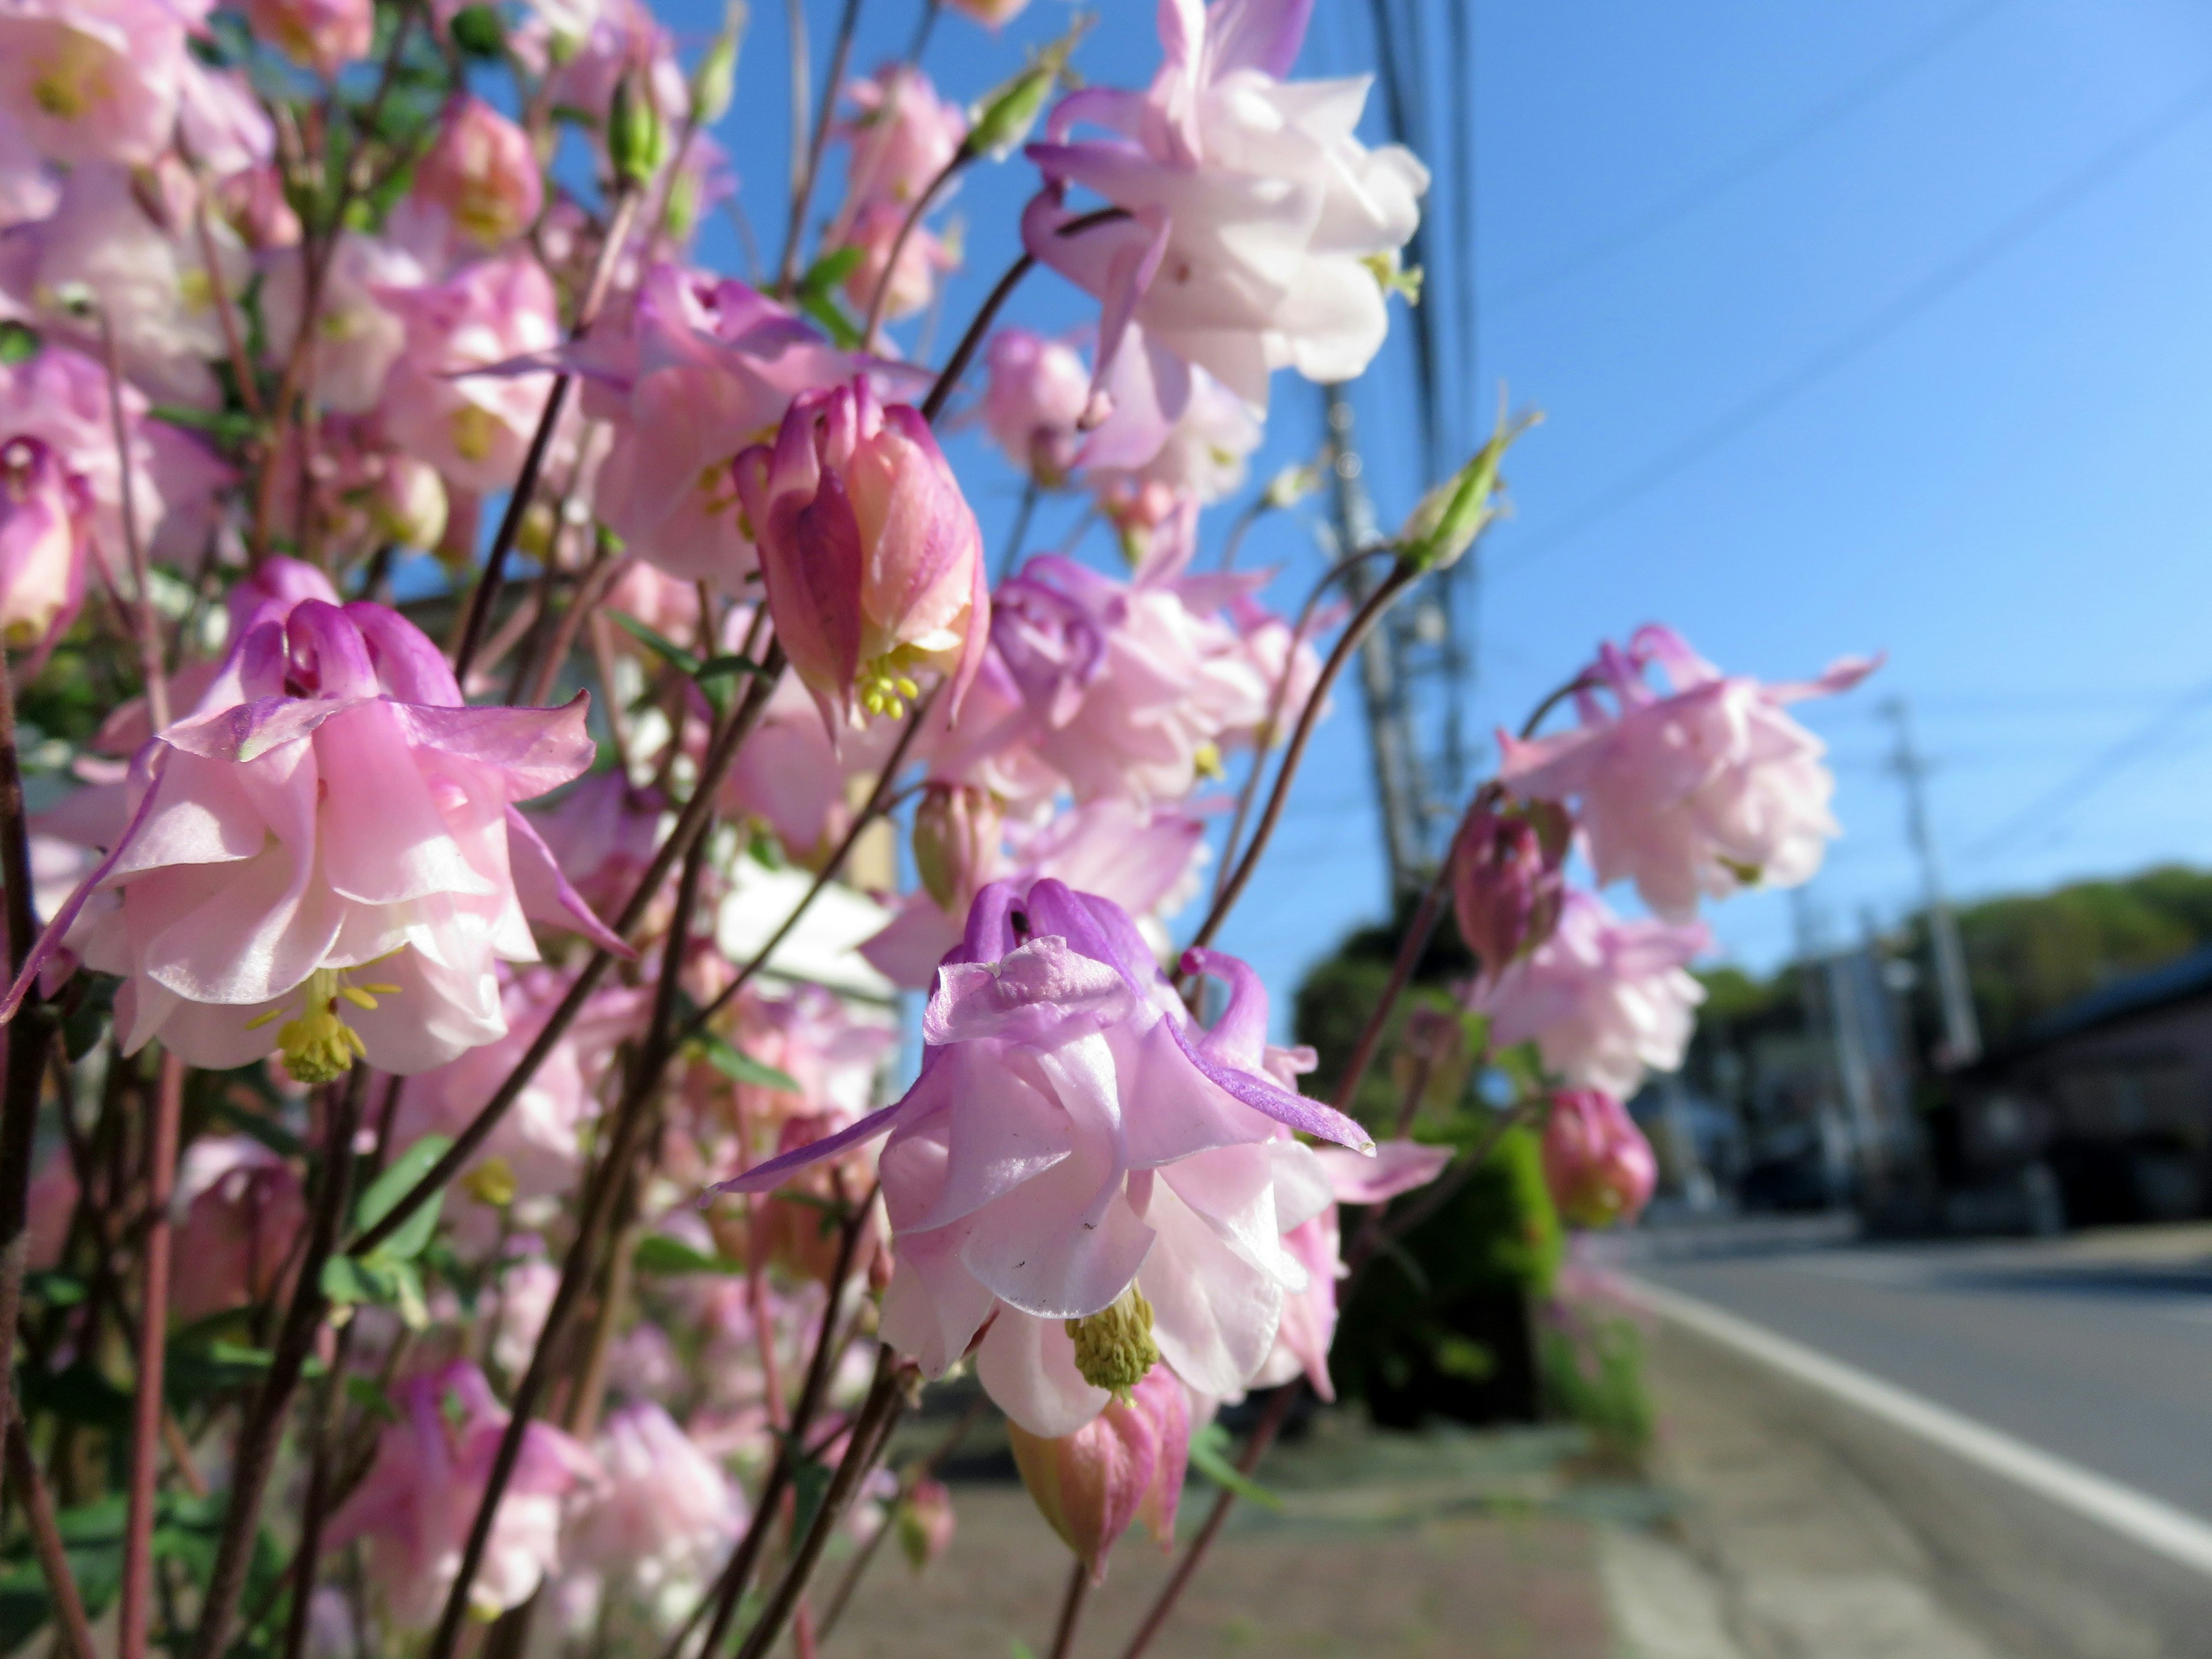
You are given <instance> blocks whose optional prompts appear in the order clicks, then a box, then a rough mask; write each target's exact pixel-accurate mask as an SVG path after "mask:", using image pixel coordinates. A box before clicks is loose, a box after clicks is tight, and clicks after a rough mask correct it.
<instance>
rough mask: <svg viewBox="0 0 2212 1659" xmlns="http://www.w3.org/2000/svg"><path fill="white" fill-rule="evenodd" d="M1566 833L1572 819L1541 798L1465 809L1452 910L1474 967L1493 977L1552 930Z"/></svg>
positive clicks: (1560, 895)
mask: <svg viewBox="0 0 2212 1659" xmlns="http://www.w3.org/2000/svg"><path fill="white" fill-rule="evenodd" d="M1573 836H1574V821H1573V820H1572V819H1571V818H1570V817H1568V816H1567V814H1566V813H1565V811H1561V810H1560V809H1559V807H1557V806H1555V805H1550V804H1549V803H1547V802H1541V801H1540V802H1537V803H1534V805H1529V806H1525V807H1518V808H1516V807H1510V806H1509V807H1507V808H1506V809H1505V810H1504V811H1499V810H1498V806H1497V805H1496V804H1495V803H1494V802H1492V801H1491V800H1489V799H1483V800H1480V801H1478V802H1477V804H1476V805H1475V807H1474V810H1473V811H1470V812H1469V813H1468V815H1467V819H1466V821H1465V822H1464V823H1462V824H1461V825H1460V830H1459V837H1458V842H1457V844H1456V845H1455V847H1454V848H1453V849H1452V865H1451V878H1452V909H1453V913H1454V914H1455V915H1456V916H1457V917H1458V919H1459V936H1460V938H1461V939H1464V940H1465V941H1466V942H1467V947H1468V950H1470V951H1474V954H1475V957H1477V959H1478V960H1479V961H1480V964H1481V966H1480V972H1482V973H1484V974H1486V975H1490V976H1491V977H1492V978H1495V977H1496V976H1497V975H1498V974H1500V973H1502V972H1503V971H1504V968H1505V965H1506V964H1507V963H1510V962H1511V961H1513V960H1514V959H1515V958H1516V957H1522V956H1525V955H1527V954H1528V952H1529V951H1533V950H1534V949H1536V948H1537V947H1538V946H1539V945H1542V944H1543V942H1544V941H1545V940H1546V939H1549V938H1550V937H1551V936H1552V929H1553V928H1554V927H1557V926H1558V925H1559V906H1560V904H1561V902H1563V901H1564V900H1565V897H1566V891H1567V884H1566V876H1565V873H1564V872H1562V870H1561V869H1560V866H1561V865H1562V864H1564V863H1565V860H1566V856H1567V850H1568V847H1569V845H1570V843H1571V841H1572V839H1573Z"/></svg>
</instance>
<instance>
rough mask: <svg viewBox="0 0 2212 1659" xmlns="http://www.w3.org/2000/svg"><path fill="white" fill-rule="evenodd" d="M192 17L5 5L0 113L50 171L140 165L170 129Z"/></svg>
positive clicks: (106, 2)
mask: <svg viewBox="0 0 2212 1659" xmlns="http://www.w3.org/2000/svg"><path fill="white" fill-rule="evenodd" d="M192 15H193V12H192V9H189V8H178V7H173V6H169V5H165V4H161V3H159V0H10V3H9V6H8V7H7V9H5V10H4V11H0V112H4V113H5V114H6V115H7V116H9V118H12V119H13V120H14V122H15V125H17V126H18V127H20V128H21V131H22V133H23V136H24V137H25V138H26V139H27V140H28V141H29V143H31V145H32V146H33V148H34V149H37V150H38V151H39V153H40V154H41V155H46V156H49V157H52V159H53V160H55V161H67V162H78V161H119V162H122V163H124V164H125V166H131V167H142V166H144V165H146V164H147V163H149V162H150V161H153V160H154V158H155V156H157V155H160V154H161V152H162V151H163V150H165V149H167V148H168V146H169V141H170V138H171V136H172V134H173V131H174V128H175V124H176V118H177V85H178V82H179V78H180V77H181V76H182V75H183V73H184V71H185V68H186V66H187V58H186V53H185V24H186V21H187V20H188V19H189V18H191V16H192Z"/></svg>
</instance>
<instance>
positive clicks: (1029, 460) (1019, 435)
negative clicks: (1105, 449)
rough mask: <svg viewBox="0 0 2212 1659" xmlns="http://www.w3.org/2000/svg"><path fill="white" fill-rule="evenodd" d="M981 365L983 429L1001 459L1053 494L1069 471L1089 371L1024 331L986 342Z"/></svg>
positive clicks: (1056, 343)
mask: <svg viewBox="0 0 2212 1659" xmlns="http://www.w3.org/2000/svg"><path fill="white" fill-rule="evenodd" d="M983 361H984V362H985V364H986V365H987V368H989V370H990V380H989V384H988V385H987V387H986V388H985V391H984V393H983V425H984V427H985V428H986V429H987V430H988V431H989V433H990V435H991V437H992V439H993V441H995V442H996V443H997V444H998V446H999V447H1000V449H1003V450H1004V451H1006V459H1008V460H1010V461H1012V463H1013V464H1014V465H1016V466H1018V467H1019V468H1021V470H1022V471H1024V472H1026V473H1028V474H1029V475H1030V477H1033V478H1035V479H1036V481H1037V482H1038V483H1041V484H1043V485H1046V486H1047V487H1048V488H1056V487H1057V486H1059V485H1060V484H1061V483H1065V482H1066V478H1067V473H1068V469H1069V468H1071V467H1072V466H1073V465H1075V453H1076V450H1077V448H1078V447H1079V445H1080V443H1081V441H1082V439H1081V433H1080V430H1079V428H1080V427H1081V424H1082V421H1083V415H1084V411H1085V410H1086V409H1088V408H1089V407H1090V404H1091V371H1090V370H1089V369H1087V368H1085V367H1084V366H1083V359H1082V358H1081V357H1080V356H1078V355H1077V353H1076V349H1075V348H1074V347H1073V346H1072V345H1069V344H1068V343H1066V341H1065V340H1052V339H1048V338H1046V337H1044V336H1043V335H1042V334H1036V333H1032V332H1031V331H1030V330H1028V329H1025V328H1002V329H1000V331H998V332H997V333H996V334H994V335H993V336H992V337H991V343H990V345H989V346H988V347H987V348H986V349H985V351H984V354H983Z"/></svg>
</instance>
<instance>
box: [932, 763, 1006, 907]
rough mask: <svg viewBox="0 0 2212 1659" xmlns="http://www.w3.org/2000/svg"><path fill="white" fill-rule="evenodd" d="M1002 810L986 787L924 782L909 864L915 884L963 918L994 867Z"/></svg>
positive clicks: (995, 870)
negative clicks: (914, 873)
mask: <svg viewBox="0 0 2212 1659" xmlns="http://www.w3.org/2000/svg"><path fill="white" fill-rule="evenodd" d="M1005 823H1006V815H1005V812H1004V810H1003V809H1002V808H1001V807H1000V805H999V803H998V801H997V800H996V799H994V797H993V796H992V794H991V793H990V792H989V791H987V790H984V789H975V788H971V787H968V786H966V785H963V784H939V783H933V784H932V785H930V787H929V788H928V790H927V793H924V794H923V796H922V798H921V805H919V806H918V807H916V808H915V814H914V863H915V869H916V870H917V871H918V872H920V873H921V884H922V885H923V886H924V887H926V888H927V889H928V890H929V896H931V897H932V898H933V899H935V900H936V901H937V902H938V903H939V905H941V906H942V907H943V908H945V909H946V910H948V911H950V912H951V913H953V914H954V915H958V916H962V917H965V916H966V915H967V914H968V907H969V905H970V904H971V903H973V902H975V895H976V893H977V892H979V891H980V890H981V888H982V886H983V884H985V883H986V882H987V881H990V880H992V879H994V878H995V877H996V876H997V874H998V872H999V864H1000V856H999V855H1000V840H1001V838H1002V836H1003V834H1004V830H1005Z"/></svg>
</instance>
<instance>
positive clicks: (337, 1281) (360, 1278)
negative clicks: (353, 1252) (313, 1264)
mask: <svg viewBox="0 0 2212 1659" xmlns="http://www.w3.org/2000/svg"><path fill="white" fill-rule="evenodd" d="M322 1285H323V1294H324V1296H325V1297H328V1298H329V1299H330V1301H331V1304H332V1305H333V1306H336V1307H340V1308H350V1307H352V1306H353V1305H354V1304H356V1303H357V1302H381V1301H382V1300H384V1297H383V1279H382V1277H381V1275H380V1274H378V1273H374V1271H373V1270H372V1269H371V1268H369V1267H368V1266H367V1264H365V1263H363V1262H360V1261H355V1260H354V1259H353V1257H351V1256H349V1255H334V1256H332V1257H331V1258H330V1260H329V1261H325V1262H324V1263H323V1279H322Z"/></svg>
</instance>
